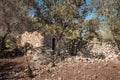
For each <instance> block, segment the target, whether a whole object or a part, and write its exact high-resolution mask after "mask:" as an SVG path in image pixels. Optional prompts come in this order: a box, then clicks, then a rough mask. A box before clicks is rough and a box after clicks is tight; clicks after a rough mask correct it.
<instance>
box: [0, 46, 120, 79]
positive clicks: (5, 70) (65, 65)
mask: <svg viewBox="0 0 120 80" xmlns="http://www.w3.org/2000/svg"><path fill="white" fill-rule="evenodd" d="M95 46H96V45H93V46H92V47H93V48H92V49H91V52H90V53H91V54H92V53H93V52H94V55H93V56H92V57H84V56H83V55H79V56H69V57H67V58H65V59H64V60H62V61H61V60H60V61H59V62H56V64H54V65H53V63H49V64H47V65H40V64H38V63H36V62H33V61H32V62H31V60H32V57H33V56H17V57H14V58H10V57H7V58H0V80H120V57H119V54H120V53H119V52H117V53H116V50H115V49H113V47H112V48H110V47H111V46H110V45H103V46H101V47H100V46H98V45H97V47H95ZM108 46H110V47H108ZM93 49H94V50H93ZM112 49H113V50H112ZM114 50H115V51H114ZM103 52H104V53H103ZM100 54H104V58H101V56H100ZM98 56H99V57H98ZM26 57H27V59H28V62H29V63H28V62H27V61H26ZM102 57H103V56H102ZM27 64H29V65H30V67H31V69H32V71H33V76H32V77H28V76H27V75H26V72H25V70H26V69H27Z"/></svg>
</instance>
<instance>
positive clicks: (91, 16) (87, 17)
mask: <svg viewBox="0 0 120 80" xmlns="http://www.w3.org/2000/svg"><path fill="white" fill-rule="evenodd" d="M90 4H91V0H86V5H87V6H89V5H90ZM93 16H94V11H92V12H89V13H88V15H87V16H86V18H85V19H86V20H90V19H92V18H93Z"/></svg>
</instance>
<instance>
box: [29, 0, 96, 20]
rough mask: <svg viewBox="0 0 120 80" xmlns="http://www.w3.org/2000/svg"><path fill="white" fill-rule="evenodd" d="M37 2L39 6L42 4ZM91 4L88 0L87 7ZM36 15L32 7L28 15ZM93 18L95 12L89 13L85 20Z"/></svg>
mask: <svg viewBox="0 0 120 80" xmlns="http://www.w3.org/2000/svg"><path fill="white" fill-rule="evenodd" d="M35 1H36V2H37V3H38V4H39V5H40V4H42V0H35ZM90 4H91V0H86V5H87V6H89V5H90ZM34 13H35V10H34V8H33V7H31V8H30V10H29V13H28V14H29V15H30V16H33V15H34ZM93 16H94V11H92V12H88V14H87V16H86V18H85V19H86V20H90V19H92V18H93Z"/></svg>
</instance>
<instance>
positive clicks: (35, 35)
mask: <svg viewBox="0 0 120 80" xmlns="http://www.w3.org/2000/svg"><path fill="white" fill-rule="evenodd" d="M17 38H19V39H18V40H19V41H18V42H19V43H18V45H20V46H24V45H25V44H26V43H29V44H31V45H32V46H33V48H36V47H40V46H42V45H43V39H44V37H43V36H42V35H41V34H40V33H39V32H37V31H34V32H27V31H26V32H24V33H23V34H21V35H20V36H18V37H17Z"/></svg>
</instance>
